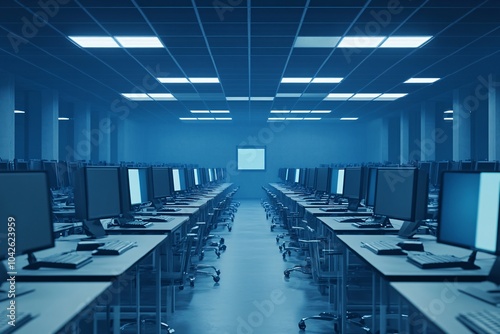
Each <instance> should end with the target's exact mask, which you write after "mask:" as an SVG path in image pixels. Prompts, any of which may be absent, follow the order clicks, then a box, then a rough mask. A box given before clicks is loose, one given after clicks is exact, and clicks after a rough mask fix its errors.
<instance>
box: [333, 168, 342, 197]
mask: <svg viewBox="0 0 500 334" xmlns="http://www.w3.org/2000/svg"><path fill="white" fill-rule="evenodd" d="M343 192H344V169H343V168H340V169H339V168H332V169H331V173H330V194H331V195H342V194H343Z"/></svg>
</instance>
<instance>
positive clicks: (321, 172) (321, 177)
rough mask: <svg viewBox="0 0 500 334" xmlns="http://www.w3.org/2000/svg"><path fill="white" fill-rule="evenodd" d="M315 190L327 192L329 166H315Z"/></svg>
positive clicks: (328, 186)
mask: <svg viewBox="0 0 500 334" xmlns="http://www.w3.org/2000/svg"><path fill="white" fill-rule="evenodd" d="M315 188H316V191H318V192H320V193H327V192H329V191H330V168H328V167H320V168H316V186H315Z"/></svg>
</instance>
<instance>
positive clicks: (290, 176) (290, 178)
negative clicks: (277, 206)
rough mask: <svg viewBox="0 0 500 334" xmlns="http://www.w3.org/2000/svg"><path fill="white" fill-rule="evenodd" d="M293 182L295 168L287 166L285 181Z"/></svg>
mask: <svg viewBox="0 0 500 334" xmlns="http://www.w3.org/2000/svg"><path fill="white" fill-rule="evenodd" d="M294 182H295V168H287V173H286V183H289V184H292V183H294Z"/></svg>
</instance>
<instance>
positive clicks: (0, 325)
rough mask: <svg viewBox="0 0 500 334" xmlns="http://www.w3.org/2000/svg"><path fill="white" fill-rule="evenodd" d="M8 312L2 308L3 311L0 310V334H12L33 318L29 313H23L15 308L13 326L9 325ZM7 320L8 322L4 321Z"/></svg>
mask: <svg viewBox="0 0 500 334" xmlns="http://www.w3.org/2000/svg"><path fill="white" fill-rule="evenodd" d="M9 315H10V311H9V310H7V309H6V308H4V309H3V310H0V319H2V321H0V333H2V334H10V333H13V332H14V331H15V330H16V329H18V328H19V327H21V326H22V325H24V324H25V323H27V322H28V321H30V320H31V319H33V316H32V315H31V313H28V312H23V311H19V309H17V308H16V322H15V326H12V325H9V321H10V318H9ZM6 319H8V320H6Z"/></svg>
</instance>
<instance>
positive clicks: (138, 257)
mask: <svg viewBox="0 0 500 334" xmlns="http://www.w3.org/2000/svg"><path fill="white" fill-rule="evenodd" d="M80 239H81V236H78V235H72V236H69V237H67V238H62V239H58V240H56V245H55V247H54V248H50V249H46V250H43V251H40V252H36V254H35V255H36V256H37V257H44V256H48V255H51V254H54V253H61V252H69V251H74V250H75V249H76V245H77V243H78V241H79V240H80ZM117 239H119V240H128V241H132V242H135V243H136V244H137V247H134V248H132V249H129V250H128V251H126V252H125V253H123V254H121V255H118V256H93V261H92V262H90V263H89V264H86V265H85V266H83V267H81V268H78V269H75V270H68V269H57V268H40V269H38V270H26V269H22V268H23V267H24V266H25V265H27V264H28V261H27V258H26V257H25V256H23V257H18V258H16V269H17V270H16V271H17V273H16V281H17V282H112V284H113V288H114V289H117V290H115V291H118V292H121V291H123V290H124V288H125V287H128V286H133V284H134V281H135V282H136V289H135V290H136V305H135V306H136V321H137V323H139V322H140V284H139V283H140V270H138V267H137V266H138V265H139V264H140V263H141V262H142V261H143V260H145V259H146V258H148V257H150V256H151V255H154V256H153V257H152V259H153V261H154V263H153V265H154V268H155V272H156V277H155V279H156V291H155V296H156V325H157V327H156V332H157V333H160V331H161V262H162V261H161V257H162V254H161V252H160V247H159V246H160V245H161V244H162V243H164V242H165V241H166V240H167V235H126V236H123V235H119V236H117V235H110V236H107V237H106V238H103V239H102V240H103V241H108V240H109V241H111V240H117ZM132 269H135V273H132ZM113 298H115V299H114V301H113V316H114V321H113V325H114V327H113V332H114V333H115V334H117V333H119V332H120V307H121V305H120V304H121V299H120V298H121V297H120V293H115V294H113Z"/></svg>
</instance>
